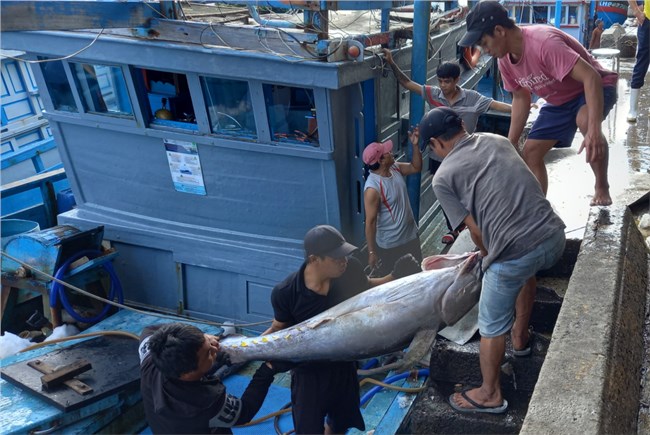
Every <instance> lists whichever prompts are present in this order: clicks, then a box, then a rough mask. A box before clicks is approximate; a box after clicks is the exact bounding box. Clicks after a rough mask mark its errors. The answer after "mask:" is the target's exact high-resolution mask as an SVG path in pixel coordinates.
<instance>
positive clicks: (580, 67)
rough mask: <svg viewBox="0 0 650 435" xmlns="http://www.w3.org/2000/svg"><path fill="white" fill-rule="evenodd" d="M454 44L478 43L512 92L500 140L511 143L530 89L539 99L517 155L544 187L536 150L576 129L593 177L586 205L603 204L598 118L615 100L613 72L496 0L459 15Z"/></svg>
mask: <svg viewBox="0 0 650 435" xmlns="http://www.w3.org/2000/svg"><path fill="white" fill-rule="evenodd" d="M459 45H461V46H466V47H468V46H473V45H479V46H481V48H482V49H483V51H485V52H487V53H488V54H490V55H492V56H494V57H496V58H498V59H499V69H500V71H501V75H502V77H503V82H504V87H505V89H506V90H507V91H509V92H512V95H513V98H512V119H511V122H510V131H509V133H508V139H510V141H511V142H512V143H513V144H517V143H518V142H519V137H520V136H521V133H522V131H523V129H524V125H525V123H526V119H527V117H528V112H529V110H528V109H529V107H530V102H531V95H532V94H535V95H537V96H540V97H542V98H544V99H545V100H546V101H547V104H545V105H544V106H543V107H542V109H541V110H540V113H539V116H538V118H537V120H536V121H535V123H534V124H533V127H532V129H531V131H530V133H529V135H528V138H527V139H526V142H525V144H524V149H523V158H524V160H525V161H526V164H527V165H528V167H529V168H530V170H531V171H532V172H533V174H535V176H536V177H537V180H539V182H540V184H541V185H542V190H543V191H544V193H545V194H546V192H547V190H548V177H547V174H546V166H545V165H544V156H545V155H546V153H547V152H548V151H549V150H550V149H551V148H553V147H570V146H571V142H572V141H573V138H574V136H575V132H576V130H577V129H578V128H579V129H580V132H581V133H582V134H583V135H584V140H583V142H582V145H581V146H580V149H579V150H578V153H580V152H582V150H583V149H585V150H586V160H587V162H588V163H589V164H590V165H591V168H592V170H593V172H594V175H595V177H596V184H595V192H594V196H593V197H592V199H591V205H610V204H611V203H612V199H611V197H610V194H609V183H608V180H607V163H608V149H607V148H608V145H607V140H606V139H605V136H603V132H602V127H601V124H602V122H603V119H604V118H605V117H606V116H607V114H608V113H609V111H610V110H611V108H612V106H613V105H614V104H615V103H616V83H617V80H618V75H617V74H616V73H614V72H612V71H608V70H606V69H604V68H603V67H602V66H601V65H600V64H599V63H598V62H597V61H596V60H595V59H594V58H593V57H592V56H591V55H590V54H589V52H587V50H586V49H585V48H584V47H583V46H582V45H581V44H580V43H579V42H578V41H577V40H576V39H575V38H573V37H571V36H569V35H567V34H565V33H564V32H562V31H561V30H559V29H556V28H554V27H551V26H547V25H533V26H526V27H518V26H517V25H515V23H514V22H513V21H512V20H511V19H510V18H509V17H508V11H507V10H506V9H505V8H504V7H503V6H502V5H501V4H499V3H498V2H496V1H482V2H480V3H478V4H477V5H476V6H475V7H474V9H472V11H471V12H470V13H469V15H468V16H467V34H466V35H465V36H464V37H463V39H462V40H461V41H460V43H459Z"/></svg>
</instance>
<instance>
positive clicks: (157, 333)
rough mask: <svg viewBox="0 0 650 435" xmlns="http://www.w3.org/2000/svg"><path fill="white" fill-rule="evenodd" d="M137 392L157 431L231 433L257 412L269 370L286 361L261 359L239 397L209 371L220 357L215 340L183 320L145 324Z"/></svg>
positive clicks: (278, 369) (268, 382)
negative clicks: (181, 321)
mask: <svg viewBox="0 0 650 435" xmlns="http://www.w3.org/2000/svg"><path fill="white" fill-rule="evenodd" d="M138 351H139V353H140V375H141V379H140V391H141V392H142V401H143V402H144V411H145V414H146V416H147V421H148V422H149V425H150V426H151V430H152V431H153V433H155V434H159V433H170V434H181V433H188V434H199V433H201V434H206V433H220V434H229V433H232V430H231V429H230V428H231V427H233V426H235V425H239V424H245V423H248V422H249V421H251V419H252V418H253V417H254V416H255V414H257V411H259V409H260V407H261V406H262V403H263V402H264V399H265V398H266V394H267V393H268V391H269V386H270V385H271V383H272V382H273V375H275V374H276V373H278V372H281V371H286V370H288V369H289V366H287V363H283V362H279V361H273V362H272V363H270V362H266V363H263V364H262V365H261V366H260V368H259V369H258V370H257V371H256V372H255V375H253V379H251V381H250V384H248V387H247V388H246V391H244V394H243V395H242V397H241V399H240V398H238V397H235V396H233V395H231V394H228V393H226V387H225V386H224V385H223V384H222V383H221V381H220V380H219V379H216V378H211V377H209V376H208V375H207V374H208V373H209V372H210V371H211V369H212V366H213V365H214V363H215V361H216V360H217V358H218V354H219V341H218V340H217V337H215V336H213V335H208V334H204V333H203V332H201V330H200V329H198V328H196V327H194V326H192V325H188V324H185V323H168V324H165V325H155V326H148V327H146V328H145V329H144V330H143V331H142V335H141V336H140V347H139V349H138Z"/></svg>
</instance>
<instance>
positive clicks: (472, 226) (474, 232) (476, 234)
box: [463, 214, 487, 257]
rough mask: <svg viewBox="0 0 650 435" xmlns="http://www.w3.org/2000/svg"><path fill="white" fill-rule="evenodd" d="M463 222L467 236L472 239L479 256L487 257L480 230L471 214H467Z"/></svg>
mask: <svg viewBox="0 0 650 435" xmlns="http://www.w3.org/2000/svg"><path fill="white" fill-rule="evenodd" d="M463 222H465V225H467V228H468V229H469V234H470V236H471V237H472V241H473V242H474V244H475V245H476V247H477V248H478V249H479V250H480V251H481V255H482V256H484V257H485V256H486V255H487V249H485V246H484V245H483V235H482V234H481V230H480V229H479V227H478V225H477V224H476V221H475V220H474V218H473V217H472V215H471V214H468V215H467V217H466V218H465V220H464V221H463Z"/></svg>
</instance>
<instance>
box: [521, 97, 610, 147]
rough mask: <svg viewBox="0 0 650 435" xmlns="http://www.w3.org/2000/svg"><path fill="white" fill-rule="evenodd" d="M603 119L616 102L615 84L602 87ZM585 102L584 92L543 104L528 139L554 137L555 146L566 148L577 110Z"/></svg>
mask: <svg viewBox="0 0 650 435" xmlns="http://www.w3.org/2000/svg"><path fill="white" fill-rule="evenodd" d="M603 97H604V102H603V103H604V104H603V119H605V117H607V115H608V114H609V111H610V110H612V107H614V104H616V98H617V95H616V86H607V87H606V88H604V89H603ZM585 104H586V100H585V94H584V93H582V94H580V95H578V96H577V97H576V98H574V99H573V100H571V101H568V102H566V103H564V104H562V105H559V106H553V105H551V104H545V105H544V106H542V108H541V109H540V111H539V116H538V117H537V119H536V120H535V123H534V124H533V128H532V129H531V130H530V133H529V134H528V139H540V140H548V139H556V140H557V141H558V142H557V143H556V144H555V145H554V147H555V148H568V147H570V146H571V143H572V142H573V138H574V137H575V135H576V131H577V130H578V124H576V117H577V116H578V111H579V110H580V108H581V107H582V106H584V105H585Z"/></svg>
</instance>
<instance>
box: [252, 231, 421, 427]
mask: <svg viewBox="0 0 650 435" xmlns="http://www.w3.org/2000/svg"><path fill="white" fill-rule="evenodd" d="M304 246H305V262H304V263H303V265H302V266H301V267H300V270H298V271H297V272H295V273H292V274H291V275H289V276H288V277H287V278H286V279H285V280H284V281H282V282H281V283H279V284H278V285H276V286H275V287H274V288H273V292H272V293H271V303H272V305H273V312H274V319H273V324H272V325H271V327H270V328H269V329H268V330H267V331H265V334H268V333H271V332H275V331H279V330H281V329H284V328H288V327H289V326H292V325H296V324H298V323H300V322H302V321H304V320H307V319H309V318H311V317H313V316H315V315H317V314H320V313H322V312H323V311H325V310H327V309H328V308H331V307H333V306H335V305H337V304H339V303H341V302H343V301H345V300H346V299H348V298H350V297H352V296H355V295H356V294H358V293H361V292H363V291H365V290H367V289H369V288H370V287H374V286H376V285H380V284H383V283H386V282H389V281H392V280H393V279H397V278H401V277H403V276H407V275H410V274H412V273H415V272H418V271H420V270H421V269H420V266H419V264H418V262H417V261H416V260H415V258H414V257H413V256H412V255H410V254H407V255H405V256H404V257H402V258H400V259H399V260H397V262H396V263H395V267H394V269H393V272H391V273H390V274H389V275H386V276H384V277H382V278H368V277H367V276H366V274H365V273H364V271H363V267H362V266H361V263H359V261H358V260H357V259H355V258H352V257H350V258H348V256H349V255H350V254H351V253H352V252H353V251H355V250H356V249H357V247H356V246H354V245H351V244H350V243H347V242H346V241H345V239H344V238H343V236H342V235H341V233H340V232H339V231H338V230H337V229H336V228H334V227H331V226H329V225H319V226H316V227H314V228H312V229H311V230H309V231H308V232H307V234H306V235H305V241H304ZM291 404H292V408H293V423H294V429H295V431H296V433H297V434H299V435H300V434H318V433H345V432H346V431H347V429H349V428H351V427H356V428H357V429H359V430H364V429H365V425H364V422H363V417H362V416H361V412H360V411H359V383H358V380H357V367H356V362H352V361H342V362H310V363H303V364H300V365H298V366H296V367H295V368H294V369H293V372H292V376H291Z"/></svg>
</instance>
